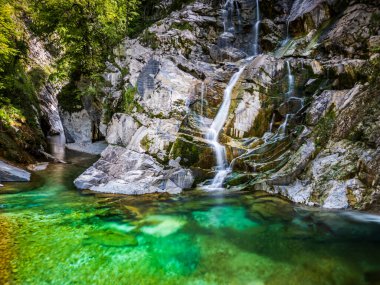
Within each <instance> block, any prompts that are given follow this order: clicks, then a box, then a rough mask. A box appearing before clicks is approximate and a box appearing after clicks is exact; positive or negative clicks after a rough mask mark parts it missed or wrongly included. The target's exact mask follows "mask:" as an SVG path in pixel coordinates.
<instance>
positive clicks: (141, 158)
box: [74, 146, 194, 195]
mask: <svg viewBox="0 0 380 285" xmlns="http://www.w3.org/2000/svg"><path fill="white" fill-rule="evenodd" d="M193 182H194V178H193V176H192V174H191V172H190V171H189V170H185V169H182V168H181V167H180V166H179V165H178V164H176V163H174V162H173V163H170V164H169V167H168V168H167V169H165V168H164V167H163V166H162V165H160V164H159V163H157V162H156V161H155V160H154V159H153V158H152V157H151V156H149V155H146V154H142V153H138V152H135V151H132V150H128V149H126V148H123V147H118V146H109V147H108V148H107V149H105V150H104V151H103V153H102V155H101V158H100V159H99V160H98V161H97V162H96V163H95V164H94V165H93V166H92V167H90V168H89V169H87V170H86V171H85V172H84V173H83V174H82V175H81V176H79V177H78V178H77V179H76V180H75V181H74V184H75V186H76V187H77V188H79V189H90V190H93V191H98V192H105V193H117V194H129V195H141V194H149V193H161V192H167V193H170V194H178V193H180V192H181V191H182V189H184V188H190V187H191V186H192V185H193Z"/></svg>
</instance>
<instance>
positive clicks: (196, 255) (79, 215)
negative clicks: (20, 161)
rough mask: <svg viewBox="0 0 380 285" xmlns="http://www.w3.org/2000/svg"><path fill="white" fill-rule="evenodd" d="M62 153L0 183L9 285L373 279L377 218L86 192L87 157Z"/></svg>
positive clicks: (229, 196) (258, 198) (252, 202)
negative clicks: (77, 182) (31, 173)
mask: <svg viewBox="0 0 380 285" xmlns="http://www.w3.org/2000/svg"><path fill="white" fill-rule="evenodd" d="M67 159H68V160H69V161H71V162H72V163H71V164H67V165H63V164H57V165H50V166H49V167H48V169H47V170H45V171H43V172H40V173H39V176H36V177H34V180H35V181H36V182H33V183H28V184H9V185H7V186H6V187H5V188H3V189H2V190H1V191H2V192H3V193H4V192H7V193H8V194H1V195H0V216H1V217H2V218H5V219H7V220H9V221H10V224H11V225H13V226H12V234H13V240H12V245H13V246H12V247H13V249H14V250H15V254H14V257H13V259H12V260H11V264H12V268H13V271H12V280H13V282H12V284H60V285H61V284H112V285H116V284H353V285H357V284H380V217H378V216H372V215H365V214H360V213H355V212H344V211H341V212H331V211H330V212H329V211H324V210H320V209H314V208H305V207H301V206H297V205H292V204H290V203H287V202H286V201H283V200H281V199H279V198H276V197H271V196H269V195H267V194H265V193H248V192H245V193H242V192H235V193H229V192H228V191H226V192H223V193H222V192H219V193H203V192H201V191H197V190H193V191H188V192H185V193H183V194H182V195H178V196H167V195H151V196H143V197H126V196H112V195H92V194H88V193H87V194H85V193H80V192H78V191H77V190H75V188H74V187H73V184H72V181H73V179H74V178H75V177H76V176H77V175H78V174H79V173H81V172H82V171H83V170H84V169H85V168H86V167H87V166H88V165H89V164H90V163H91V162H92V161H93V158H92V157H86V156H83V155H77V154H75V153H71V155H70V156H69V157H68V158H67ZM21 190H22V191H21ZM0 239H1V237H0ZM0 258H3V257H2V252H0Z"/></svg>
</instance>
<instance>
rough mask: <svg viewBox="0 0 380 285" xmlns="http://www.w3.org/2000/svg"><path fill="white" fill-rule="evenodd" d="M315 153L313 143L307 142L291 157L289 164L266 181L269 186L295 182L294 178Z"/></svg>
mask: <svg viewBox="0 0 380 285" xmlns="http://www.w3.org/2000/svg"><path fill="white" fill-rule="evenodd" d="M314 153H315V143H314V142H313V141H312V140H307V142H306V143H305V144H303V145H302V146H301V147H300V148H299V149H298V151H297V152H296V153H295V154H293V155H292V157H291V159H290V160H289V162H288V163H287V164H286V165H285V166H284V167H283V168H281V169H280V170H279V171H278V172H277V173H276V174H275V175H273V177H272V178H271V179H270V180H269V181H268V183H269V184H271V185H288V184H291V183H292V182H293V181H295V179H296V177H297V176H298V175H300V174H301V173H302V171H303V170H304V168H305V167H306V166H307V165H308V163H309V162H310V160H311V159H312V156H313V155H314Z"/></svg>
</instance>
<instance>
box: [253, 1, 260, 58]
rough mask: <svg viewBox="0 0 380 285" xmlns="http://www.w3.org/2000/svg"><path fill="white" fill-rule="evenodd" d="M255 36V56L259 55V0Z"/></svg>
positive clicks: (257, 2)
mask: <svg viewBox="0 0 380 285" xmlns="http://www.w3.org/2000/svg"><path fill="white" fill-rule="evenodd" d="M254 28H255V29H254V32H255V36H254V38H253V55H257V54H258V53H259V28H260V6H259V0H256V22H255V27H254Z"/></svg>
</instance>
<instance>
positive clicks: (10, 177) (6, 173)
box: [0, 160, 30, 182]
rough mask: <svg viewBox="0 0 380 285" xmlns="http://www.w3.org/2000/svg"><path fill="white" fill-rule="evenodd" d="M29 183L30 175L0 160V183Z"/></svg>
mask: <svg viewBox="0 0 380 285" xmlns="http://www.w3.org/2000/svg"><path fill="white" fill-rule="evenodd" d="M26 181H30V173H29V172H27V171H25V170H23V169H21V168H18V167H15V166H12V165H9V164H7V163H5V162H4V161H1V160H0V182H26Z"/></svg>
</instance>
